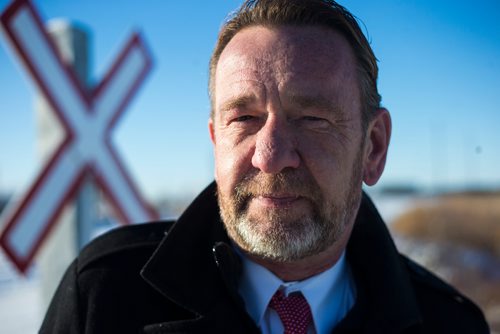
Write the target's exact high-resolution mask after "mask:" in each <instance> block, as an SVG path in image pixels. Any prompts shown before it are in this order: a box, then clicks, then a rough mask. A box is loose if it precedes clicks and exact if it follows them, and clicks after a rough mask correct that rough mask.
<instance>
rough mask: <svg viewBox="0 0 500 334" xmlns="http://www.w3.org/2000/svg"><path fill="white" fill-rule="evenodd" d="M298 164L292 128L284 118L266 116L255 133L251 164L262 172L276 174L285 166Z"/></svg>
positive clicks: (298, 159) (297, 165) (298, 158)
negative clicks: (261, 125)
mask: <svg viewBox="0 0 500 334" xmlns="http://www.w3.org/2000/svg"><path fill="white" fill-rule="evenodd" d="M299 164H300V156H299V153H298V152H297V138H296V136H295V134H294V131H293V129H292V128H291V126H290V125H289V124H288V122H287V121H286V120H279V119H277V118H273V117H268V119H267V120H266V122H265V124H264V126H263V127H262V128H261V129H260V130H259V131H258V133H257V135H256V142H255V151H254V153H253V156H252V165H253V166H254V167H255V168H258V169H259V170H261V171H262V172H264V173H268V174H277V173H279V172H281V171H282V170H283V169H285V168H287V167H290V168H298V167H299Z"/></svg>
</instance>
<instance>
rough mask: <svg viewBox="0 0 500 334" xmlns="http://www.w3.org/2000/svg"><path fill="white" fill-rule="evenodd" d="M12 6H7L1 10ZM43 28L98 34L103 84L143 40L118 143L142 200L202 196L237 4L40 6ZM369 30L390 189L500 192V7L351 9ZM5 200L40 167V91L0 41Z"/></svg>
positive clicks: (2, 3)
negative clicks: (222, 38)
mask: <svg viewBox="0 0 500 334" xmlns="http://www.w3.org/2000/svg"><path fill="white" fill-rule="evenodd" d="M8 3H9V1H7V0H0V10H2V11H3V9H4V8H5V7H6V6H7V5H8ZM34 4H35V6H36V7H37V8H38V10H39V11H40V12H41V14H42V17H43V18H44V20H48V19H53V18H61V17H64V18H68V19H70V20H72V21H75V22H78V23H80V24H84V25H86V26H87V27H88V28H89V30H90V31H91V37H92V40H91V51H90V52H91V58H92V73H91V77H92V78H93V81H94V82H98V81H99V80H100V78H101V77H102V75H103V73H104V71H105V70H106V69H107V68H108V66H109V65H110V63H111V62H112V60H113V59H114V57H115V56H116V54H117V52H118V50H119V49H120V47H121V46H122V45H123V43H124V42H125V40H126V39H127V36H128V35H129V34H130V33H131V31H133V30H134V29H138V30H140V31H141V32H142V34H143V37H144V38H145V40H146V42H147V44H148V46H149V49H150V51H151V52H152V54H153V58H154V68H153V71H152V72H151V73H150V75H149V77H148V78H147V80H146V81H145V83H144V84H143V86H142V87H141V89H140V91H139V93H138V94H137V95H136V96H135V98H134V99H133V101H132V103H131V104H130V105H129V107H128V108H127V111H126V113H125V114H124V116H123V117H122V119H121V121H120V122H119V123H118V125H117V126H116V128H115V131H114V133H113V142H114V144H115V147H116V148H117V150H118V151H119V152H120V155H121V157H122V159H123V160H124V161H125V162H126V163H127V167H128V169H129V171H130V173H131V174H132V175H133V177H134V179H135V181H136V183H137V184H138V185H139V186H140V188H141V190H142V192H143V194H145V195H146V197H148V198H150V199H152V198H156V197H158V196H172V195H176V194H180V195H183V196H192V195H194V194H196V193H197V192H198V191H199V190H200V189H201V188H202V187H204V186H205V185H206V184H207V183H208V182H210V180H211V179H212V177H213V166H212V165H213V159H212V148H211V143H210V141H209V137H208V132H207V118H208V113H209V100H208V94H207V88H206V87H207V64H208V59H209V57H210V53H211V51H212V48H213V46H214V43H215V40H216V35H217V31H218V29H219V27H220V25H221V22H222V21H223V19H224V18H225V17H226V14H227V13H228V12H229V11H231V10H234V9H236V8H237V7H238V4H239V1H235V0H213V1H162V0H150V1H134V0H124V1H97V0H86V1H83V0H73V1H67V0H43V1H42V0H36V1H34ZM341 4H343V5H345V6H346V7H347V8H349V9H350V10H351V11H352V12H353V13H354V14H355V15H356V16H357V17H358V18H359V19H361V20H362V21H363V23H364V25H365V26H366V29H367V32H368V35H369V38H370V40H371V41H372V45H373V48H374V50H375V54H376V55H377V58H378V59H379V66H380V77H379V91H380V93H381V95H382V97H383V105H384V106H386V107H387V108H388V109H389V110H390V111H391V114H392V117H393V127H394V129H393V137H392V143H391V147H390V153H389V159H388V163H387V167H386V172H385V174H384V176H383V178H382V180H381V185H384V184H386V185H387V184H392V183H398V182H407V183H408V182H409V183H412V184H416V185H422V186H424V187H431V186H433V185H448V186H458V187H461V186H464V185H467V184H478V183H479V184H487V185H488V184H490V185H491V184H496V185H498V186H499V187H500V172H499V171H500V131H499V128H500V3H499V2H498V1H497V0H480V1H477V2H475V3H474V5H473V7H472V5H471V2H465V1H451V0H440V1H430V0H425V1H424V0H420V1H417V0H415V1H408V0H380V1H360V0H357V1H355V0H352V1H341ZM0 87H1V90H0V101H1V102H0V193H1V192H10V191H16V192H20V191H22V189H23V188H24V187H26V186H28V185H29V184H30V182H31V181H32V180H33V178H34V177H35V176H36V174H37V172H38V171H39V169H40V167H41V166H40V163H39V162H38V160H37V157H36V153H37V152H36V145H35V134H36V124H35V118H34V112H33V104H34V94H35V87H34V85H33V82H32V81H31V79H30V78H29V77H28V76H27V75H26V73H25V71H24V70H23V69H22V68H21V66H20V65H19V62H18V61H17V59H15V57H14V56H13V53H12V50H11V49H10V48H9V45H8V44H7V43H6V42H5V38H3V36H2V41H1V42H0Z"/></svg>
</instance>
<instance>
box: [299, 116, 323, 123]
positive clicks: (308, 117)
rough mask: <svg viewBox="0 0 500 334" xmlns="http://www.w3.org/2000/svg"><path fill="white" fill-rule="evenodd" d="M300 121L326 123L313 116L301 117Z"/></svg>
mask: <svg viewBox="0 0 500 334" xmlns="http://www.w3.org/2000/svg"><path fill="white" fill-rule="evenodd" d="M302 119H303V120H304V121H313V122H321V121H325V122H326V119H324V118H321V117H315V116H304V117H302Z"/></svg>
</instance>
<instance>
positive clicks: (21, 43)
mask: <svg viewBox="0 0 500 334" xmlns="http://www.w3.org/2000/svg"><path fill="white" fill-rule="evenodd" d="M0 24H1V27H2V28H3V30H4V33H5V36H6V38H7V40H8V41H9V42H10V44H11V46H12V48H13V49H14V51H15V52H16V54H17V56H18V58H19V59H20V61H21V63H22V65H24V67H25V69H26V70H27V72H28V74H29V75H30V76H31V78H32V79H33V81H34V83H35V84H36V86H37V88H38V89H39V91H40V92H41V94H43V95H44V97H45V98H46V99H47V101H48V102H49V104H50V106H51V107H52V109H53V110H54V112H55V114H56V116H57V119H58V120H59V122H60V124H61V126H62V128H63V129H64V133H65V134H64V139H63V140H62V141H61V143H60V144H59V146H58V147H57V148H56V149H55V151H54V153H53V154H52V156H51V157H50V158H49V159H48V161H47V162H46V163H45V165H44V166H43V167H42V169H41V170H40V172H39V174H38V175H37V177H36V179H35V182H34V183H33V184H32V185H31V186H30V187H29V188H28V190H27V191H26V192H25V193H24V194H23V195H22V196H21V198H20V200H19V201H16V203H12V204H11V203H9V205H8V206H7V207H6V209H5V210H4V214H3V216H2V217H1V218H2V219H5V220H6V222H5V225H4V226H5V228H4V229H3V231H2V234H1V235H0V245H1V246H2V247H3V249H4V250H5V252H6V254H7V255H8V256H9V257H10V258H11V260H12V261H13V262H14V264H15V265H16V267H17V268H18V269H19V270H20V271H21V272H25V271H26V269H27V268H28V266H29V264H30V263H31V262H32V260H33V258H34V257H35V255H36V253H37V251H38V249H39V248H40V246H41V245H42V243H43V242H44V240H45V238H46V237H47V235H48V234H49V233H50V231H51V229H52V228H53V226H54V224H55V223H56V221H57V218H58V217H59V215H60V214H61V212H62V210H63V208H64V206H65V205H66V204H67V203H68V202H69V201H71V200H72V199H73V198H74V195H75V194H76V193H77V191H78V190H79V188H80V186H81V185H82V184H83V181H84V179H85V176H86V175H87V174H88V173H91V174H92V176H93V179H94V180H95V182H96V183H97V185H98V187H99V188H100V189H101V190H102V191H103V192H104V194H105V195H106V198H107V199H108V201H109V202H110V204H111V205H112V206H113V208H114V209H115V212H116V214H117V216H118V218H119V219H120V221H121V222H123V223H131V222H141V221H146V220H151V219H154V218H155V217H156V213H155V212H154V210H153V209H152V208H150V207H149V206H148V205H147V204H146V203H145V201H144V200H143V199H142V198H141V196H140V194H139V191H138V189H137V187H136V186H135V185H134V183H133V182H132V179H131V177H130V176H129V174H128V173H127V171H126V169H125V166H124V164H123V163H122V162H121V160H120V158H119V156H118V154H117V152H116V150H115V149H114V148H113V145H112V143H111V131H112V130H113V128H114V126H115V125H116V122H117V120H118V119H119V118H120V116H121V115H122V114H123V111H124V110H125V107H126V106H127V104H128V102H129V101H130V100H131V98H132V97H133V95H134V94H135V93H136V91H137V89H138V88H139V85H140V84H141V83H142V82H143V80H144V78H145V77H146V75H147V74H148V73H149V71H150V69H151V64H152V62H151V57H150V55H149V53H148V51H147V49H146V47H145V45H144V43H143V41H142V39H141V37H140V35H139V34H137V33H134V34H133V35H132V36H131V37H130V39H129V40H128V42H127V43H126V46H125V47H124V48H123V50H122V51H121V53H120V54H119V56H118V57H117V59H116V60H115V62H114V63H113V65H112V66H111V68H110V69H109V70H108V72H107V73H106V75H105V76H104V78H103V79H102V80H101V81H100V83H99V84H98V85H97V86H96V87H95V88H93V89H90V90H88V89H87V88H86V87H84V86H83V85H82V84H81V83H80V81H79V80H78V79H77V76H76V73H75V72H74V71H73V69H72V68H71V67H70V66H67V65H66V64H65V63H64V62H63V60H62V58H61V56H60V54H59V53H58V52H57V50H56V47H55V45H54V43H53V42H52V40H51V38H50V36H49V35H48V33H47V31H46V30H45V28H44V24H43V22H42V19H41V18H40V15H39V14H38V13H37V11H36V10H35V8H34V6H33V4H32V3H31V2H30V1H29V0H15V1H13V2H12V3H11V4H10V6H9V7H8V8H7V9H6V10H5V11H4V12H3V13H2V14H1V16H0Z"/></svg>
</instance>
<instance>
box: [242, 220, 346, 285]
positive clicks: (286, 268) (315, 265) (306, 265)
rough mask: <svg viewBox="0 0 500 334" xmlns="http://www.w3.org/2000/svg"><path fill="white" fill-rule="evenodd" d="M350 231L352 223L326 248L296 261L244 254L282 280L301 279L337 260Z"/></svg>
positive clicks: (324, 268)
mask: <svg viewBox="0 0 500 334" xmlns="http://www.w3.org/2000/svg"><path fill="white" fill-rule="evenodd" d="M351 231H352V224H349V226H348V227H347V228H346V230H345V231H344V233H343V234H342V236H341V237H340V238H339V240H337V241H336V242H335V243H333V244H332V245H330V246H329V247H328V248H327V249H325V250H324V251H322V252H320V253H318V254H314V255H311V256H308V257H306V258H303V259H300V260H297V261H291V262H277V261H272V260H269V259H265V258H261V257H258V256H255V255H252V254H248V253H246V254H245V255H246V256H248V257H249V258H250V259H251V260H252V261H254V262H256V263H258V264H260V265H262V266H264V267H265V268H267V269H268V270H270V271H271V272H272V273H273V274H274V275H276V276H277V277H279V278H280V279H281V280H282V281H284V282H291V281H302V280H305V279H307V278H309V277H312V276H315V275H317V274H319V273H322V272H323V271H325V270H327V269H329V268H331V267H332V266H334V265H335V264H336V263H337V262H338V260H339V259H340V256H341V255H342V252H343V251H344V249H345V248H346V246H347V242H348V240H349V237H350V235H351Z"/></svg>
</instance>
